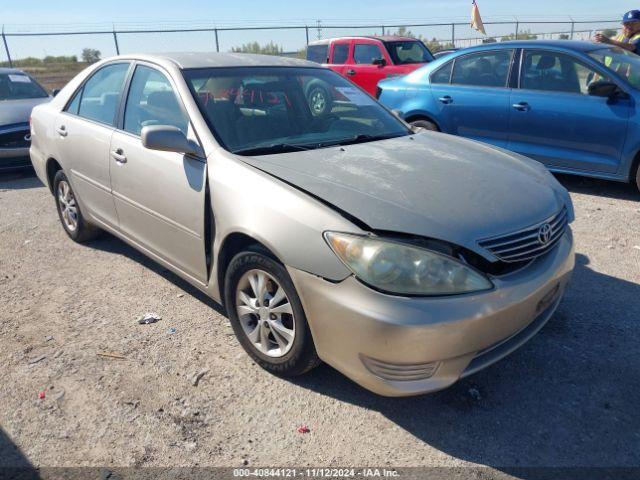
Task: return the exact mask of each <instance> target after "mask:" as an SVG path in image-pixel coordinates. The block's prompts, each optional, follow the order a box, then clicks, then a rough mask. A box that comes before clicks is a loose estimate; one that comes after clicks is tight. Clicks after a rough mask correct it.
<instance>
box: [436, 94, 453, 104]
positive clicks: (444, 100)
mask: <svg viewBox="0 0 640 480" xmlns="http://www.w3.org/2000/svg"><path fill="white" fill-rule="evenodd" d="M438 100H440V101H441V102H442V103H444V104H445V105H449V104H450V103H453V98H451V97H450V96H449V95H445V96H444V97H440V98H439V99H438Z"/></svg>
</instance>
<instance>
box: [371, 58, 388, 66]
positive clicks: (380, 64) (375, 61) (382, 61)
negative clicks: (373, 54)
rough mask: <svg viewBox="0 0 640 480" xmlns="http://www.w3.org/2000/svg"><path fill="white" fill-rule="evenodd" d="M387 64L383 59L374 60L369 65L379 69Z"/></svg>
mask: <svg viewBox="0 0 640 480" xmlns="http://www.w3.org/2000/svg"><path fill="white" fill-rule="evenodd" d="M386 64H387V61H386V60H385V59H384V58H374V59H373V61H372V62H371V65H377V66H379V67H384V66H385V65H386Z"/></svg>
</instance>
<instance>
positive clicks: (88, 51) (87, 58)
mask: <svg viewBox="0 0 640 480" xmlns="http://www.w3.org/2000/svg"><path fill="white" fill-rule="evenodd" d="M101 55H102V53H100V50H96V49H95V48H83V49H82V61H83V62H86V63H96V62H97V61H99V60H100V56H101Z"/></svg>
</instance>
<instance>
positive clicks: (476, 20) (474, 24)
mask: <svg viewBox="0 0 640 480" xmlns="http://www.w3.org/2000/svg"><path fill="white" fill-rule="evenodd" d="M471 28H474V29H475V30H477V31H478V32H480V33H482V34H483V35H486V34H487V32H485V31H484V24H483V23H482V17H481V16H480V9H479V8H478V4H477V3H476V0H473V6H472V7H471Z"/></svg>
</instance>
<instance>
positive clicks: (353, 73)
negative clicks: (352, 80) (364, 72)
mask: <svg viewBox="0 0 640 480" xmlns="http://www.w3.org/2000/svg"><path fill="white" fill-rule="evenodd" d="M355 74H356V71H355V70H354V69H353V68H350V69H349V70H347V75H349V76H350V77H353V76H354V75H355Z"/></svg>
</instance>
